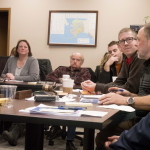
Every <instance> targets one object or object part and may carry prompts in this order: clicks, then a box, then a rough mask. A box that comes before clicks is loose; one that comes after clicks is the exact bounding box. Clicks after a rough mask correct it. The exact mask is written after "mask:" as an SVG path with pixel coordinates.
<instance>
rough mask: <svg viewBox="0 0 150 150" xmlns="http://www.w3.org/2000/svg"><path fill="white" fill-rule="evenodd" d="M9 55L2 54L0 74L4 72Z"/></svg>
mask: <svg viewBox="0 0 150 150" xmlns="http://www.w3.org/2000/svg"><path fill="white" fill-rule="evenodd" d="M8 58H9V56H0V75H1V74H2V72H3V70H4V67H5V64H6V62H7V59H8Z"/></svg>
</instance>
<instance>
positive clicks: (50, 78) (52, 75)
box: [46, 67, 62, 83]
mask: <svg viewBox="0 0 150 150" xmlns="http://www.w3.org/2000/svg"><path fill="white" fill-rule="evenodd" d="M61 77H62V75H61V67H59V68H57V69H55V70H54V71H53V72H51V73H49V74H48V75H47V76H46V81H52V82H57V83H59V82H60V80H59V78H61Z"/></svg>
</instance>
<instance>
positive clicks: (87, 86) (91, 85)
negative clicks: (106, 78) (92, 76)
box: [81, 80, 96, 93]
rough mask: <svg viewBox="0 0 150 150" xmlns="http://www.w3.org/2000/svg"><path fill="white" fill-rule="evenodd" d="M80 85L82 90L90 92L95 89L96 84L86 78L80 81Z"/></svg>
mask: <svg viewBox="0 0 150 150" xmlns="http://www.w3.org/2000/svg"><path fill="white" fill-rule="evenodd" d="M81 87H82V89H83V90H84V91H88V92H91V93H92V92H94V91H95V87H96V84H95V83H94V82H92V81H91V80H87V81H84V82H82V83H81Z"/></svg>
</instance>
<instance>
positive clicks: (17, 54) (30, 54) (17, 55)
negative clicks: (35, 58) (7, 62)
mask: <svg viewBox="0 0 150 150" xmlns="http://www.w3.org/2000/svg"><path fill="white" fill-rule="evenodd" d="M21 42H25V43H26V44H27V45H28V49H29V53H28V56H32V52H31V47H30V44H29V42H28V41H27V40H19V41H18V43H17V46H16V54H15V57H19V53H18V51H17V50H18V46H19V44H20V43H21Z"/></svg>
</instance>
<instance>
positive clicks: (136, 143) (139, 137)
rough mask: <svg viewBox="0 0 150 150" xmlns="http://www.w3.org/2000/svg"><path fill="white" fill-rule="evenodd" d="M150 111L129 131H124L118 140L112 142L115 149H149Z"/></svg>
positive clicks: (111, 146)
mask: <svg viewBox="0 0 150 150" xmlns="http://www.w3.org/2000/svg"><path fill="white" fill-rule="evenodd" d="M149 131H150V113H148V114H147V116H146V117H144V118H143V119H142V120H141V121H140V122H139V123H137V124H136V125H135V126H133V127H132V128H131V129H130V130H129V131H124V132H123V133H122V134H121V135H120V137H119V139H118V141H117V142H115V143H112V144H110V148H112V149H113V150H117V149H124V150H133V149H134V150H149V148H150V134H149Z"/></svg>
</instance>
